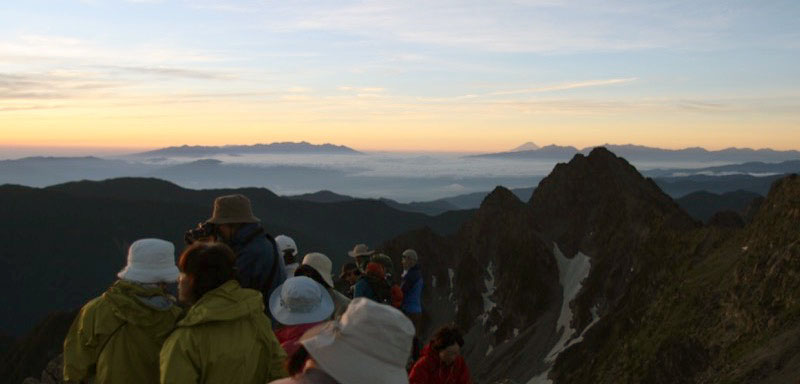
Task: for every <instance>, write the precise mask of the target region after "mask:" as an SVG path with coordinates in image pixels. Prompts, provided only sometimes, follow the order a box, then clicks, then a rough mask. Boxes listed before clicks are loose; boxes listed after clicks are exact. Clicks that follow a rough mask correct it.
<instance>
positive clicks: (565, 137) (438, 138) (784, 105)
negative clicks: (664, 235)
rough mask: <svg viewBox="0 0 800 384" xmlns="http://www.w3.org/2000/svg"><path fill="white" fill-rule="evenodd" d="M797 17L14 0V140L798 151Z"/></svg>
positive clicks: (782, 10)
mask: <svg viewBox="0 0 800 384" xmlns="http://www.w3.org/2000/svg"><path fill="white" fill-rule="evenodd" d="M799 16H800V4H799V3H797V2H793V1H766V2H759V3H757V4H755V3H754V4H748V3H737V4H730V2H726V1H721V0H720V1H708V2H702V3H697V4H695V3H683V2H657V3H651V2H648V3H646V4H645V3H641V2H635V1H622V0H620V1H611V2H605V3H603V4H602V5H601V4H596V3H595V2H591V1H560V0H533V1H520V2H510V3H496V2H486V3H481V2H476V3H469V4H464V3H461V2H449V1H442V2H416V1H409V2H402V3H383V2H372V1H366V2H344V3H336V4H333V3H325V2H313V1H312V2H304V3H295V2H291V3H285V2H274V1H246V0H236V1H219V0H197V1H177V0H174V1H169V0H146V1H145V0H65V1H62V2H58V3H57V4H54V3H53V2H50V1H45V0H31V1H25V2H13V3H11V4H8V5H7V6H6V7H4V8H3V9H2V10H0V36H2V37H0V127H2V128H0V130H2V135H0V149H2V148H6V149H4V151H10V150H11V149H14V148H16V149H15V150H16V151H17V152H20V153H22V152H26V153H27V152H31V151H33V152H35V151H37V150H53V151H54V152H53V153H52V154H53V155H57V154H65V153H75V154H91V153H92V151H95V152H97V153H98V154H105V153H122V152H125V151H128V150H130V151H144V150H148V149H156V148H162V147H168V146H180V145H185V144H188V145H249V144H256V143H272V142H286V141H294V142H297V141H308V142H311V143H315V144H322V143H332V144H337V145H346V146H348V147H351V148H354V149H356V150H360V151H390V152H459V153H486V152H500V151H507V150H510V149H511V148H514V147H516V146H518V145H521V144H523V143H525V142H528V141H533V142H535V143H537V144H538V145H540V146H543V145H549V144H555V145H561V146H575V147H577V148H583V147H589V146H595V145H602V144H605V143H611V144H635V145H644V146H649V147H659V148H665V149H681V148H687V147H703V148H707V149H709V150H715V149H723V148H729V147H738V148H754V149H759V148H772V149H775V150H797V149H800V134H799V133H798V132H800V67H799V66H797V65H796V63H797V62H800V45H798V41H800V26H798V24H797V23H796V20H797V19H798V17H799ZM37 148H38V149H37ZM37 154H41V155H46V154H50V153H38V152H37ZM6 157H7V156H6Z"/></svg>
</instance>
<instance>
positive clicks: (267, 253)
mask: <svg viewBox="0 0 800 384" xmlns="http://www.w3.org/2000/svg"><path fill="white" fill-rule="evenodd" d="M260 222H261V220H259V219H258V218H257V217H255V216H253V211H252V208H251V206H250V199H248V198H247V197H245V196H243V195H228V196H220V197H218V198H217V199H216V200H214V213H213V214H212V217H211V218H210V219H208V223H211V224H214V225H215V226H216V231H217V233H218V234H219V238H220V240H222V242H224V243H225V244H227V245H228V246H230V247H231V249H233V251H234V252H235V253H236V271H237V280H238V281H239V284H240V285H241V286H242V288H251V289H255V290H257V291H259V292H261V293H262V295H264V297H265V298H268V297H269V295H270V294H272V292H273V291H274V290H275V288H276V287H277V286H279V285H281V284H283V282H284V281H285V280H286V267H285V265H284V262H283V258H282V257H280V256H279V255H277V254H276V250H275V246H274V244H273V242H272V241H271V240H269V239H268V237H267V233H266V231H265V230H264V228H263V227H262V226H261V224H260Z"/></svg>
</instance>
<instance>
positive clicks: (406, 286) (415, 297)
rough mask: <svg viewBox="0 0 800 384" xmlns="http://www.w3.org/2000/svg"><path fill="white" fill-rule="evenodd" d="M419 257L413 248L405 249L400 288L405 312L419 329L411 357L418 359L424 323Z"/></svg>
mask: <svg viewBox="0 0 800 384" xmlns="http://www.w3.org/2000/svg"><path fill="white" fill-rule="evenodd" d="M418 260H419V257H418V256H417V252H416V251H415V250H413V249H406V250H405V251H403V257H402V259H401V262H402V263H403V282H402V284H401V285H400V289H402V290H403V306H402V308H401V309H402V310H403V313H405V314H406V316H408V318H409V319H410V320H411V322H412V323H413V324H414V328H415V329H416V330H417V331H416V335H415V337H414V344H413V346H414V348H413V351H412V353H411V357H412V358H413V359H414V360H416V359H417V357H419V353H420V345H419V329H420V326H421V324H422V288H423V282H422V272H421V271H420V268H419V264H418Z"/></svg>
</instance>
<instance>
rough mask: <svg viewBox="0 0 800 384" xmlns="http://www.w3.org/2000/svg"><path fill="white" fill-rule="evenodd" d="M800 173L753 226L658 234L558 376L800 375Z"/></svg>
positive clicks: (779, 187)
mask: <svg viewBox="0 0 800 384" xmlns="http://www.w3.org/2000/svg"><path fill="white" fill-rule="evenodd" d="M799 228H800V178H798V177H797V176H790V177H787V178H785V179H782V180H781V181H779V182H777V183H776V184H775V185H774V186H773V189H772V190H771V192H770V194H769V196H768V197H767V198H766V200H765V201H764V202H763V204H762V206H761V209H760V210H759V212H758V213H757V214H756V215H755V219H754V221H753V222H752V223H750V224H749V225H748V226H747V227H746V228H744V229H731V228H718V227H707V228H703V229H698V230H695V231H690V232H687V233H682V234H681V233H673V234H672V235H671V236H662V237H654V238H653V239H652V242H651V244H649V245H648V246H647V247H646V248H644V250H645V253H644V254H643V258H644V260H646V261H647V265H644V266H642V269H641V270H640V271H639V272H638V273H637V275H636V276H635V278H634V279H633V280H632V282H631V284H630V285H629V288H628V293H627V294H626V295H625V296H624V298H623V299H622V300H621V302H620V305H619V307H618V308H617V310H615V311H612V312H610V313H608V314H607V316H606V317H605V318H603V319H602V320H601V321H600V322H599V323H598V324H597V326H595V327H594V328H592V329H591V331H590V332H588V334H587V336H586V338H585V339H584V341H583V342H582V343H580V344H577V345H575V346H574V347H573V348H571V349H569V350H567V351H566V352H564V353H563V354H562V355H561V356H559V358H558V360H557V362H556V365H555V367H554V368H553V374H552V375H551V378H552V379H554V382H555V383H619V382H646V383H792V382H795V381H796V380H797V378H798V377H800V358H798V357H797V351H798V350H800V324H798V323H797V318H798V315H800V229H799Z"/></svg>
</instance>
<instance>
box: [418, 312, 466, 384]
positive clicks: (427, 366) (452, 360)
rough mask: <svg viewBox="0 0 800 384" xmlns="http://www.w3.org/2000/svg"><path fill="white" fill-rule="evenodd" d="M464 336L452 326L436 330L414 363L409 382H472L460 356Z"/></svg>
mask: <svg viewBox="0 0 800 384" xmlns="http://www.w3.org/2000/svg"><path fill="white" fill-rule="evenodd" d="M462 346H464V338H463V337H462V336H461V332H459V331H458V329H457V328H456V327H454V326H445V327H442V328H440V329H439V330H438V331H436V334H435V335H434V336H433V339H432V340H431V342H430V344H428V345H427V346H426V347H425V349H423V350H422V357H421V358H420V359H419V360H417V363H416V364H414V368H412V369H411V375H410V376H409V378H408V381H409V383H410V384H472V379H471V378H470V376H469V368H467V363H466V362H465V361H464V357H463V356H461V347H462Z"/></svg>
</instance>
